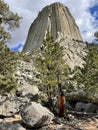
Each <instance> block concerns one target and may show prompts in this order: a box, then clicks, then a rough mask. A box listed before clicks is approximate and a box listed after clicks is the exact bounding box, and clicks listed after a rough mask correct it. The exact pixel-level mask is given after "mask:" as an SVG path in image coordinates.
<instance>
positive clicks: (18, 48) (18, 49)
mask: <svg viewBox="0 0 98 130" xmlns="http://www.w3.org/2000/svg"><path fill="white" fill-rule="evenodd" d="M22 47H23V44H22V43H19V44H18V45H16V46H15V47H12V48H11V50H12V51H20V50H21V49H22Z"/></svg>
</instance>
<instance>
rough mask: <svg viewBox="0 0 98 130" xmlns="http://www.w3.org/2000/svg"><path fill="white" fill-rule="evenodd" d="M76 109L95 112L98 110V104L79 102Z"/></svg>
mask: <svg viewBox="0 0 98 130" xmlns="http://www.w3.org/2000/svg"><path fill="white" fill-rule="evenodd" d="M75 110H77V111H83V112H87V113H95V112H97V110H98V106H97V105H95V104H93V103H84V102H77V103H76V105H75Z"/></svg>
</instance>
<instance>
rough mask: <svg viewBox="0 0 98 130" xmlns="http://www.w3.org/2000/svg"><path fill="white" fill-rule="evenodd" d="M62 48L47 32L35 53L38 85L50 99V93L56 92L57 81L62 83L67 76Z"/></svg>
mask: <svg viewBox="0 0 98 130" xmlns="http://www.w3.org/2000/svg"><path fill="white" fill-rule="evenodd" d="M63 50H64V49H63V46H60V44H59V43H58V42H55V41H54V39H53V37H52V36H51V35H50V34H49V32H47V34H46V39H44V41H43V44H42V46H41V47H40V48H39V50H38V52H37V55H36V60H35V67H36V68H37V71H38V78H39V79H40V85H41V86H43V87H44V89H45V90H46V93H47V95H48V98H49V99H51V94H53V93H54V92H57V91H56V90H57V87H59V83H60V84H62V83H63V82H64V81H65V80H66V78H67V77H68V66H67V65H66V62H65V60H64V58H63V57H64V53H63ZM59 90H60V89H59Z"/></svg>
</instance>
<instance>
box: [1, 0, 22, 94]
mask: <svg viewBox="0 0 98 130" xmlns="http://www.w3.org/2000/svg"><path fill="white" fill-rule="evenodd" d="M20 20H21V17H19V16H18V14H17V13H13V12H11V11H10V9H9V6H8V5H7V4H6V3H5V2H4V1H3V0H0V92H1V93H2V92H10V91H12V90H15V89H16V87H17V81H16V79H15V78H14V77H13V73H14V71H15V68H16V60H17V58H18V55H17V54H16V53H15V52H12V51H11V50H10V49H9V48H8V47H7V45H6V43H7V41H8V40H9V39H10V38H11V35H10V34H9V30H10V31H11V30H13V29H15V28H18V27H19V24H20ZM1 90H2V91H1Z"/></svg>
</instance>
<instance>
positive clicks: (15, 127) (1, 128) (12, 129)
mask: <svg viewBox="0 0 98 130" xmlns="http://www.w3.org/2000/svg"><path fill="white" fill-rule="evenodd" d="M0 130H26V129H25V128H23V127H22V126H21V125H20V124H19V123H9V122H3V123H2V124H0Z"/></svg>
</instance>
